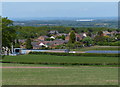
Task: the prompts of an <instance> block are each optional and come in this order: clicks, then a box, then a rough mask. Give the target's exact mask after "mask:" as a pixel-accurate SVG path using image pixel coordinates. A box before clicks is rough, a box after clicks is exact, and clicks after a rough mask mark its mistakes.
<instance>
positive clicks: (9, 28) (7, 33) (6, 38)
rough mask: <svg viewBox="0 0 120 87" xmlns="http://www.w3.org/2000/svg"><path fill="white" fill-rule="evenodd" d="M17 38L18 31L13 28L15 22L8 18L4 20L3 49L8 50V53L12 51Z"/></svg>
mask: <svg viewBox="0 0 120 87" xmlns="http://www.w3.org/2000/svg"><path fill="white" fill-rule="evenodd" d="M15 38H16V30H15V26H13V21H12V20H9V19H8V18H7V17H5V18H2V47H4V48H7V51H8V50H10V48H11V46H12V45H13V43H14V40H15ZM7 54H8V52H7Z"/></svg>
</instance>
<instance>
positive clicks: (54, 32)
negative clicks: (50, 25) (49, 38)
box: [49, 30, 59, 34]
mask: <svg viewBox="0 0 120 87" xmlns="http://www.w3.org/2000/svg"><path fill="white" fill-rule="evenodd" d="M58 33H59V32H58V31H56V30H53V31H50V32H49V34H58Z"/></svg>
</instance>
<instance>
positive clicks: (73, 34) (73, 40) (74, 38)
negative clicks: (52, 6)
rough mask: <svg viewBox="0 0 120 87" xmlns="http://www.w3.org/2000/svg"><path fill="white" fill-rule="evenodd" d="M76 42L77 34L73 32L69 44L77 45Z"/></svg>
mask: <svg viewBox="0 0 120 87" xmlns="http://www.w3.org/2000/svg"><path fill="white" fill-rule="evenodd" d="M75 41H76V36H75V32H74V31H73V30H72V31H71V32H70V36H69V43H75Z"/></svg>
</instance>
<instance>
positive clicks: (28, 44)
mask: <svg viewBox="0 0 120 87" xmlns="http://www.w3.org/2000/svg"><path fill="white" fill-rule="evenodd" d="M32 48H33V47H32V44H31V39H30V38H29V39H27V41H26V49H32Z"/></svg>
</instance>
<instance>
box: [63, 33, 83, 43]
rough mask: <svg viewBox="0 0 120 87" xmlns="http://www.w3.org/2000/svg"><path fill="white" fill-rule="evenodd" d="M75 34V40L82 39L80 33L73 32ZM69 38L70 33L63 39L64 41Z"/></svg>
mask: <svg viewBox="0 0 120 87" xmlns="http://www.w3.org/2000/svg"><path fill="white" fill-rule="evenodd" d="M75 36H76V41H80V40H82V36H81V35H79V34H77V33H75ZM69 39H70V34H68V35H67V36H66V37H65V40H66V41H69Z"/></svg>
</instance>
